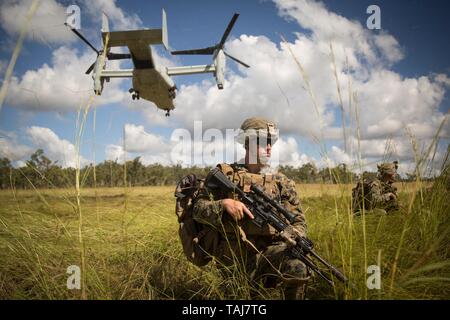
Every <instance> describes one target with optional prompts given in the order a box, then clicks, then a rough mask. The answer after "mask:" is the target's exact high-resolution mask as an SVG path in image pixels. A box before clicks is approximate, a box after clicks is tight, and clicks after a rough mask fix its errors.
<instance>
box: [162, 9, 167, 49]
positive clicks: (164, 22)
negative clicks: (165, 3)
mask: <svg viewBox="0 0 450 320" xmlns="http://www.w3.org/2000/svg"><path fill="white" fill-rule="evenodd" d="M162 43H163V45H164V48H166V50H169V36H168V33H167V15H166V11H165V10H164V9H163V10H162Z"/></svg>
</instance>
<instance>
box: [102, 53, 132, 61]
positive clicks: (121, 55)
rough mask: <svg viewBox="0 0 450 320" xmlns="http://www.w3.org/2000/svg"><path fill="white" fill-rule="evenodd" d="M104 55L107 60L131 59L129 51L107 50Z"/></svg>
mask: <svg viewBox="0 0 450 320" xmlns="http://www.w3.org/2000/svg"><path fill="white" fill-rule="evenodd" d="M106 56H107V57H108V59H109V60H121V59H131V54H129V53H114V52H109V53H108V54H107V55H106Z"/></svg>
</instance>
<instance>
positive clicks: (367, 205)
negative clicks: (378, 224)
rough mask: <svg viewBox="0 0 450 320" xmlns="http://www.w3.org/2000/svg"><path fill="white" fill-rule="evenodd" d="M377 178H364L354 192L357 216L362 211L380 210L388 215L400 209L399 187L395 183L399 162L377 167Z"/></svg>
mask: <svg viewBox="0 0 450 320" xmlns="http://www.w3.org/2000/svg"><path fill="white" fill-rule="evenodd" d="M377 167H378V174H377V177H376V178H373V179H370V178H363V181H362V182H361V181H360V182H358V184H357V185H356V187H355V188H353V190H352V205H353V212H354V214H355V215H360V214H361V211H362V210H363V208H364V210H366V211H369V210H373V209H380V210H383V211H385V212H386V213H389V212H392V211H395V210H398V209H399V203H398V194H397V187H395V186H394V182H395V180H396V176H397V168H398V162H397V161H394V162H392V163H383V164H381V165H377Z"/></svg>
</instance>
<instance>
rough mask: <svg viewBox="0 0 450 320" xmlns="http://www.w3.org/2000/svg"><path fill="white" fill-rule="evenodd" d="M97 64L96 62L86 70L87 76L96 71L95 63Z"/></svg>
mask: <svg viewBox="0 0 450 320" xmlns="http://www.w3.org/2000/svg"><path fill="white" fill-rule="evenodd" d="M96 62H97V61H95V62H94V63H93V64H91V66H90V67H89V68H88V69H87V70H86V72H85V74H89V73H91V71H92V69H94V67H95V63H96Z"/></svg>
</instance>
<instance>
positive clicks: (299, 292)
mask: <svg viewBox="0 0 450 320" xmlns="http://www.w3.org/2000/svg"><path fill="white" fill-rule="evenodd" d="M306 288H307V284H306V283H304V284H300V285H289V284H288V285H285V286H284V287H283V294H284V299H285V300H305V298H306Z"/></svg>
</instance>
